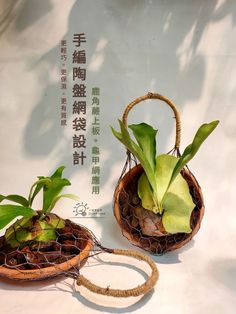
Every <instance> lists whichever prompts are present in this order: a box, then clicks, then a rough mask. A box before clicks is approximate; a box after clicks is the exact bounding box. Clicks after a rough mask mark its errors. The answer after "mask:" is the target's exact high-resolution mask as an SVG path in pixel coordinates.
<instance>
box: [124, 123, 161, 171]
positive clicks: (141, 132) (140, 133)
mask: <svg viewBox="0 0 236 314" xmlns="http://www.w3.org/2000/svg"><path fill="white" fill-rule="evenodd" d="M129 128H130V129H131V130H132V131H133V134H134V136H135V138H136V141H137V142H138V144H139V146H140V147H141V149H142V151H143V152H144V153H145V155H146V158H147V160H148V161H149V163H150V165H151V167H152V169H153V170H154V169H155V161H156V160H155V158H156V134H157V130H155V129H153V127H152V126H150V125H149V124H146V123H140V124H132V125H129Z"/></svg>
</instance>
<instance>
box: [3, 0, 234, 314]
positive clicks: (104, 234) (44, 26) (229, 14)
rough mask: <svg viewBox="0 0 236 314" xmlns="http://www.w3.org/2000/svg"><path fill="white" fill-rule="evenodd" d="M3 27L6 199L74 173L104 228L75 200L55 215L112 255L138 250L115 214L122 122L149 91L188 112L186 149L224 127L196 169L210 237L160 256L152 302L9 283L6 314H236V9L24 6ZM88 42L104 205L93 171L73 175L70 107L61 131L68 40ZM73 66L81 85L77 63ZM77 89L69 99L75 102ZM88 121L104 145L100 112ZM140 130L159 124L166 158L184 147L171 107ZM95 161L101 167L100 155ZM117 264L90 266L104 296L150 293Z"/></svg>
mask: <svg viewBox="0 0 236 314" xmlns="http://www.w3.org/2000/svg"><path fill="white" fill-rule="evenodd" d="M3 2H4V1H2V2H0V4H1V5H2V3H3ZM13 2H14V1H13ZM4 23H5V24H4V28H3V29H2V27H1V28H0V29H1V34H0V147H1V156H0V160H1V164H0V174H1V181H0V193H1V194H9V193H18V194H26V193H27V191H28V187H29V186H30V184H31V182H32V181H33V180H34V179H35V177H36V176H37V175H47V174H49V173H50V172H51V171H52V170H53V169H55V168H56V167H57V166H59V165H62V164H64V165H65V166H66V170H65V174H66V175H67V176H68V177H69V178H70V180H71V182H72V187H71V188H70V192H73V193H76V194H78V195H79V196H80V198H81V202H83V203H87V204H88V206H89V207H90V208H93V207H95V208H102V210H103V212H104V213H105V218H103V219H98V218H85V219H82V218H81V219H77V218H76V217H75V216H74V217H73V215H74V214H73V206H74V205H75V204H74V202H73V201H69V200H64V201H61V202H60V203H59V204H58V205H57V208H56V211H55V212H56V213H58V214H60V215H61V216H63V217H72V218H71V219H72V220H74V221H76V222H79V223H82V224H84V225H86V226H87V227H88V228H90V229H91V230H92V231H93V232H94V233H95V234H96V236H97V237H98V238H99V239H100V240H101V242H102V244H103V245H105V246H108V247H119V248H131V245H130V244H129V243H128V241H127V240H126V239H125V238H123V237H122V235H121V233H120V230H119V227H118V225H117V224H116V222H115V219H114V217H113V212H112V195H113V191H114V188H115V184H116V182H117V179H118V177H119V175H120V172H121V169H122V166H123V163H124V161H125V151H124V149H123V148H122V147H121V146H120V145H119V144H118V143H117V142H116V140H115V139H114V137H113V136H112V135H111V132H110V129H109V125H113V126H116V127H117V126H118V123H117V119H118V118H120V117H121V115H122V112H123V110H124V107H125V105H126V104H128V103H129V102H130V101H131V100H133V99H134V98H136V97H138V96H140V95H144V94H146V93H147V92H148V91H152V92H159V93H161V94H164V95H166V96H168V97H169V98H170V99H172V100H173V101H174V102H175V103H176V105H177V106H178V109H179V111H180V113H181V118H182V131H183V134H182V146H181V147H182V149H184V147H185V146H186V145H187V144H189V142H190V141H191V140H192V136H193V135H194V132H195V131H196V129H197V128H198V126H199V125H200V124H202V123H204V122H209V121H211V120H213V119H219V120H220V125H219V126H218V128H217V130H216V131H215V132H214V134H212V135H211V136H210V137H209V139H208V140H207V143H205V144H204V146H203V147H202V149H201V150H200V151H199V153H198V155H197V156H196V158H195V159H194V161H192V162H191V163H190V164H189V166H190V168H191V170H192V171H193V173H194V174H195V175H196V176H197V178H198V181H199V183H200V185H201V187H202V190H203V194H204V198H205V205H206V212H205V216H204V220H203V223H202V227H201V230H200V231H199V233H198V234H197V235H196V237H195V238H194V240H193V241H191V243H190V244H189V245H187V246H186V247H185V248H183V249H181V250H179V251H176V252H173V253H169V254H166V255H164V256H159V257H154V259H155V261H156V262H157V265H158V268H159V271H160V279H159V281H158V284H157V285H156V288H155V290H154V291H153V293H150V294H149V295H147V296H145V297H144V298H130V299H126V300H119V299H118V300H116V299H113V298H107V297H101V296H98V295H94V294H92V293H89V292H88V291H86V290H85V289H80V293H78V292H75V291H73V289H72V286H71V284H72V283H73V281H72V280H71V279H66V280H64V281H54V282H50V283H47V284H46V283H38V284H24V285H14V284H10V283H8V282H3V281H0V290H1V292H0V298H1V310H0V312H1V313H3V314H10V313H17V314H21V313H22V314H23V313H24V314H28V313H42V312H43V313H44V314H47V313H53V312H55V313H58V314H60V313H63V314H65V313H70V314H72V313H154V312H157V313H159V314H167V313H170V314H173V313H174V314H185V313H186V314H189V313H191V314H202V313H204V314H205V313H207V314H208V313H209V314H218V313H219V314H221V313H224V314H226V313H227V314H233V313H235V308H236V298H235V295H236V293H235V292H236V249H235V243H236V232H235V230H236V219H235V203H236V196H235V195H236V193H235V184H236V179H235V178H236V171H235V158H236V145H235V137H236V122H235V121H236V110H235V106H236V104H235V99H236V83H235V82H236V72H235V69H236V56H235V51H236V27H235V24H236V2H235V1H233V0H232V1H231V0H228V1H227V0H219V1H217V0H215V1H212V0H199V1H186V0H177V1H159V0H157V1H152V0H146V1H144V0H143V1H141V0H120V1H117V0H111V1H105V0H99V1H92V0H81V1H74V0H73V1H72V0H67V1H63V0H42V1H36V0H31V1H18V2H17V4H16V6H15V7H13V11H12V12H11V13H10V14H9V16H8V21H7V23H6V21H5V22H4ZM75 33H85V35H86V39H87V42H86V44H85V49H86V53H87V65H86V68H87V79H86V84H87V90H88V97H87V101H88V104H89V101H90V100H91V92H90V91H91V88H92V87H94V86H98V87H99V88H100V93H101V95H100V107H101V115H100V120H101V121H100V123H101V136H100V139H99V141H98V146H99V148H100V151H101V161H100V166H101V172H102V173H101V180H102V182H101V193H100V195H99V196H94V195H92V194H91V162H87V163H86V164H85V165H84V166H73V165H72V154H73V149H72V146H71V145H72V144H71V138H72V136H73V130H72V127H71V120H72V116H71V101H69V104H68V126H67V127H64V128H63V127H61V126H60V97H61V90H60V71H61V60H60V43H61V40H63V39H66V40H67V42H68V47H69V48H70V49H73V48H72V46H73V44H72V37H73V34H75ZM69 58H71V57H70V56H69ZM67 66H68V72H70V75H69V76H68V80H69V86H71V85H72V81H71V64H70V63H68V65H67ZM67 92H68V95H69V96H68V99H70V97H71V91H70V90H69V89H68V91H67ZM87 121H88V130H87V138H88V144H89V145H91V143H92V138H91V123H92V118H91V116H90V113H89V112H88V116H87ZM130 121H131V122H141V121H146V122H149V123H152V124H153V125H154V126H156V127H158V128H159V129H160V134H159V137H160V140H159V144H158V149H159V152H166V151H168V150H169V149H170V148H171V147H172V145H173V139H174V123H173V119H172V114H171V112H170V111H169V109H168V108H165V106H164V105H162V104H161V103H159V106H158V105H157V104H154V103H148V104H145V106H142V105H140V106H139V107H138V108H137V109H135V110H134V111H133V113H132V114H131V116H130ZM87 155H88V160H89V159H90V161H91V154H90V151H89V150H88V152H87ZM39 203H40V200H38V203H37V204H38V205H37V206H39ZM101 258H103V259H104V260H105V259H109V258H111V257H110V256H107V255H104V256H102V255H101ZM112 260H113V261H114V263H115V264H114V263H113V264H112V265H102V266H101V265H100V266H99V265H98V262H97V261H95V260H93V259H91V260H90V262H89V264H88V265H87V266H85V267H84V268H83V269H82V271H81V272H82V273H83V274H85V275H87V276H88V277H89V278H93V279H94V281H95V282H96V283H98V284H101V285H105V286H107V285H111V286H112V287H118V288H121V287H123V288H128V287H133V286H134V285H136V284H140V283H141V282H143V274H142V272H135V271H134V269H132V267H131V268H125V267H120V266H117V265H116V262H117V261H118V260H117V258H112ZM122 261H123V262H128V263H131V261H130V260H129V259H122ZM134 265H136V263H134ZM121 266H122V265H121Z"/></svg>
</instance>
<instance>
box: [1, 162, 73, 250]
mask: <svg viewBox="0 0 236 314" xmlns="http://www.w3.org/2000/svg"><path fill="white" fill-rule="evenodd" d="M64 169H65V167H64V166H61V167H59V168H58V169H57V170H56V171H55V172H54V173H53V175H51V176H50V177H44V176H39V177H38V180H37V181H36V182H35V183H34V184H33V185H32V187H31V188H30V192H29V196H28V198H25V197H23V196H21V195H16V194H11V195H7V196H4V195H0V203H1V202H2V201H11V202H13V203H17V205H15V204H3V205H0V229H2V228H4V227H6V226H7V225H8V224H9V223H10V222H11V221H13V220H14V219H15V218H17V217H20V216H21V217H22V218H21V219H19V220H17V221H15V222H14V223H13V224H12V225H11V226H10V227H9V228H8V229H7V230H6V232H5V240H6V242H7V243H8V244H10V245H11V246H12V247H17V246H19V245H22V244H24V243H25V242H27V241H32V240H35V241H43V242H47V241H51V240H55V239H56V237H57V235H56V230H57V229H60V228H64V226H65V221H64V220H63V219H62V218H60V217H58V216H57V215H55V214H52V213H51V211H52V210H53V208H54V206H55V205H56V203H57V201H58V200H59V199H61V198H62V197H66V198H70V199H75V200H78V197H77V196H75V195H73V194H60V193H61V191H62V189H63V188H64V187H65V186H68V185H70V184H71V183H70V181H69V180H68V179H65V178H62V173H63V170H64ZM41 190H42V191H43V206H42V209H41V210H40V211H36V210H34V209H33V208H32V204H33V201H34V199H35V197H36V196H37V194H38V193H39V192H40V191H41Z"/></svg>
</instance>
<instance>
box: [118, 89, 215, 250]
mask: <svg viewBox="0 0 236 314" xmlns="http://www.w3.org/2000/svg"><path fill="white" fill-rule="evenodd" d="M147 99H158V100H162V101H164V102H165V103H166V104H167V105H168V106H170V108H171V109H172V110H173V112H174V117H175V120H176V137H175V146H174V148H173V149H172V150H171V151H170V152H169V153H168V154H162V155H156V134H157V130H155V129H154V128H153V127H151V126H150V125H148V124H146V123H140V124H133V125H129V126H128V124H127V119H128V114H129V112H130V110H131V109H132V108H133V107H134V106H135V105H137V104H138V103H140V102H142V101H144V100H147ZM218 122H219V121H213V122H211V123H209V124H203V125H202V126H201V127H200V128H199V129H198V131H197V133H196V135H195V137H194V139H193V142H192V143H191V144H190V145H188V146H187V147H186V149H185V150H184V152H183V154H182V155H181V154H180V150H179V147H180V132H181V124H180V117H179V113H178V111H177V109H176V107H175V105H174V104H173V103H172V102H171V101H170V100H169V99H168V98H166V97H164V96H162V95H159V94H153V93H148V94H147V95H145V96H142V97H139V98H137V99H135V100H134V101H133V102H131V103H130V104H129V105H128V106H127V108H126V109H125V111H124V114H123V119H122V121H119V123H120V132H117V131H115V130H114V129H113V128H112V132H113V134H114V136H115V137H116V138H117V139H118V140H119V141H120V142H121V143H122V144H123V145H124V146H125V147H126V149H127V160H126V163H125V167H124V169H123V171H122V174H121V177H120V179H119V181H118V184H117V187H116V189H115V193H114V215H115V217H116V219H117V222H118V224H119V225H120V227H121V230H122V233H123V235H124V236H125V237H126V238H128V240H129V241H130V242H131V243H132V244H134V245H136V246H139V247H141V248H143V249H144V250H146V251H148V252H151V253H153V254H162V253H165V252H167V251H173V250H176V249H178V248H181V247H182V246H183V245H185V244H186V243H187V242H189V241H190V240H191V239H192V238H193V236H194V235H195V234H196V233H197V232H198V230H199V228H200V224H201V220H202V217H203V214H204V201H203V196H202V192H201V188H200V186H199V184H198V182H197V180H196V179H195V177H194V175H193V174H192V173H191V171H190V170H189V168H188V167H187V163H188V162H189V161H190V160H191V159H192V158H193V157H194V156H195V154H196V152H197V151H198V149H199V147H200V146H201V144H202V143H203V141H204V140H205V139H206V138H207V137H208V136H209V135H210V133H211V132H212V131H213V130H214V129H215V127H216V126H217V124H218ZM129 129H131V130H132V132H133V135H134V139H132V137H131V135H130V133H129ZM137 160H138V161H139V162H140V163H139V164H138V163H137Z"/></svg>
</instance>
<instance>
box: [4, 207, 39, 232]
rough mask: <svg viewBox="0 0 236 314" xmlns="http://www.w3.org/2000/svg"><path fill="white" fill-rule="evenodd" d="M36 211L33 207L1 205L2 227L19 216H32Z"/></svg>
mask: <svg viewBox="0 0 236 314" xmlns="http://www.w3.org/2000/svg"><path fill="white" fill-rule="evenodd" d="M34 215H35V211H34V210H33V209H32V208H29V207H24V206H19V205H0V229H2V228H4V227H5V226H6V225H8V224H9V223H10V222H11V221H12V220H13V219H14V218H16V217H18V216H23V217H32V216H34Z"/></svg>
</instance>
